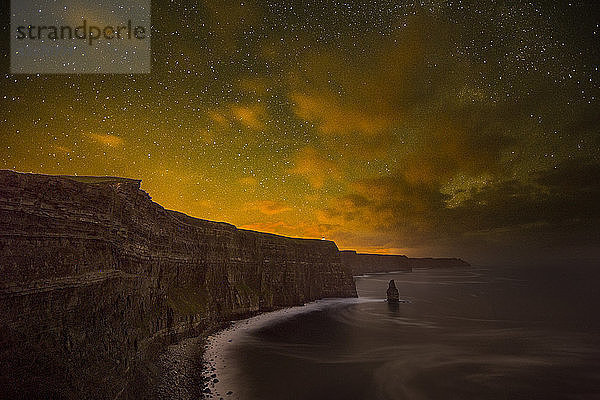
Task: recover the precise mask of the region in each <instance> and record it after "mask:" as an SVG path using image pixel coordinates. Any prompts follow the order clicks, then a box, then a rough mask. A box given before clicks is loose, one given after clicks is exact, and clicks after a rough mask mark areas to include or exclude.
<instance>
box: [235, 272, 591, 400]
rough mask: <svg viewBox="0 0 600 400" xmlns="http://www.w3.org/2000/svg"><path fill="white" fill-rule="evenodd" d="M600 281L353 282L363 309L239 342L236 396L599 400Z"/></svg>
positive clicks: (305, 319) (342, 306) (287, 322)
mask: <svg viewBox="0 0 600 400" xmlns="http://www.w3.org/2000/svg"><path fill="white" fill-rule="evenodd" d="M599 278H600V273H599V270H598V269H593V268H583V267H578V266H577V265H571V266H565V267H563V268H539V267H536V268H534V267H531V268H494V269H491V268H465V269H448V270H439V269H438V270H416V271H414V272H410V273H391V274H377V275H369V276H363V277H357V278H356V285H357V289H358V293H359V296H360V300H359V301H357V302H356V301H355V302H351V301H348V302H345V301H337V302H336V301H334V302H322V303H319V305H318V306H316V307H312V308H311V309H310V311H308V312H306V313H300V314H296V315H293V316H291V317H288V318H284V319H282V320H275V321H273V322H272V323H270V324H267V325H265V326H262V327H260V328H258V329H256V330H253V331H250V332H248V333H246V334H245V335H243V336H242V337H241V338H240V339H239V340H238V342H237V343H236V346H235V351H234V352H233V354H232V355H231V357H233V361H234V362H233V364H234V365H235V368H236V374H235V375H236V386H237V387H238V391H237V393H236V395H237V396H239V398H243V399H247V400H254V399H256V400H259V399H260V400H282V399H306V400H318V399H329V400H331V399H344V400H351V399H357V400H359V399H360V400H365V399H544V400H548V399H600V310H599V306H600V285H599V284H600V279H599ZM390 279H394V280H395V281H396V286H397V287H398V289H399V291H400V297H401V299H403V300H404V301H405V302H403V303H401V304H398V305H396V306H392V305H389V304H387V303H386V302H385V301H383V300H382V299H383V298H384V297H385V292H386V289H387V286H388V282H389V280H390ZM230 365H231V363H230ZM225 397H226V396H225Z"/></svg>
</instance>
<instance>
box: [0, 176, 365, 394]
mask: <svg viewBox="0 0 600 400" xmlns="http://www.w3.org/2000/svg"><path fill="white" fill-rule="evenodd" d="M0 249H1V251H0V393H1V394H2V396H3V398H11V399H17V398H54V399H63V398H64V399H82V398H94V399H115V398H136V397H139V396H140V395H141V393H142V392H143V391H140V390H141V389H143V388H141V387H140V385H135V384H132V382H133V381H135V380H136V379H139V376H138V375H139V374H140V365H142V366H143V365H145V364H144V362H143V361H144V360H146V359H147V358H149V357H152V356H153V355H154V354H156V353H157V352H158V351H160V349H162V348H163V347H164V346H165V345H166V344H168V343H172V342H174V341H176V340H178V339H179V338H181V337H185V336H191V335H196V334H200V333H202V332H204V331H206V330H207V329H210V328H211V327H214V326H216V324H218V323H219V322H221V321H226V320H229V319H232V318H236V317H239V316H245V315H248V314H251V313H256V312H260V311H266V310H272V309H276V308H279V307H284V306H292V305H299V304H303V303H305V302H309V301H311V300H315V299H319V298H324V297H355V296H356V289H355V287H354V282H353V279H352V273H351V272H350V271H349V270H348V269H347V268H344V266H343V265H342V263H341V260H340V253H339V251H338V249H337V246H336V245H335V243H333V242H330V241H323V240H304V239H292V238H287V237H282V236H276V235H270V234H264V233H258V232H253V231H246V230H241V229H237V228H236V227H234V226H233V225H229V224H225V223H217V222H211V221H206V220H200V219H196V218H191V217H189V216H186V215H184V214H181V213H178V212H173V211H169V210H165V209H164V208H163V207H161V206H160V205H158V204H156V203H154V202H152V201H151V199H150V197H149V196H148V194H147V193H145V192H143V191H142V190H140V181H138V180H132V179H124V178H77V177H58V176H46V175H35V174H20V173H15V172H11V171H0ZM150 373H151V371H150V372H149V374H150Z"/></svg>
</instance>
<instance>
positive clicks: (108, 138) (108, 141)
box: [89, 133, 125, 147]
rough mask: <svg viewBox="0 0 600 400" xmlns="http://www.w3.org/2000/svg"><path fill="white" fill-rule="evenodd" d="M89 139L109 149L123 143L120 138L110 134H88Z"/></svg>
mask: <svg viewBox="0 0 600 400" xmlns="http://www.w3.org/2000/svg"><path fill="white" fill-rule="evenodd" d="M89 137H90V138H92V139H93V140H95V141H96V142H98V143H100V144H103V145H105V146H110V147H117V146H121V145H123V144H124V143H125V141H124V140H123V139H122V138H121V137H119V136H115V135H110V134H98V133H90V134H89Z"/></svg>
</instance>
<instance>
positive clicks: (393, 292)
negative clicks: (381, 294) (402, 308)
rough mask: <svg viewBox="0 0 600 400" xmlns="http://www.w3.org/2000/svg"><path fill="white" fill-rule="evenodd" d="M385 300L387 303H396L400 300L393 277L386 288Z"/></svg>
mask: <svg viewBox="0 0 600 400" xmlns="http://www.w3.org/2000/svg"><path fill="white" fill-rule="evenodd" d="M387 301H388V303H398V302H399V301H400V293H398V289H396V283H394V280H393V279H392V280H390V286H389V287H388V290H387Z"/></svg>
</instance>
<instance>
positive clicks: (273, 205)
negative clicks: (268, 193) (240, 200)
mask: <svg viewBox="0 0 600 400" xmlns="http://www.w3.org/2000/svg"><path fill="white" fill-rule="evenodd" d="M245 206H246V207H247V208H248V209H250V210H257V211H259V212H261V213H262V214H266V215H274V214H281V213H284V212H286V211H291V210H292V208H291V207H290V206H289V205H288V204H286V203H284V202H279V201H273V200H261V201H254V202H249V203H246V204H245Z"/></svg>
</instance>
